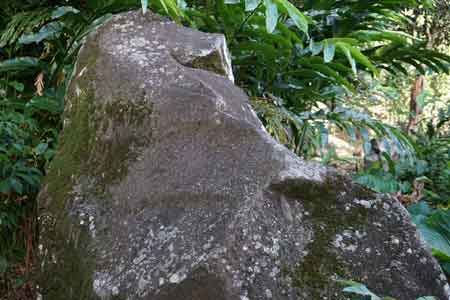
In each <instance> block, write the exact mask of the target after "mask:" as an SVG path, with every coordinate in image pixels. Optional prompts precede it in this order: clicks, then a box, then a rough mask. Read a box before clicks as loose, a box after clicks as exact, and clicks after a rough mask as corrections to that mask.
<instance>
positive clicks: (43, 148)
mask: <svg viewBox="0 0 450 300" xmlns="http://www.w3.org/2000/svg"><path fill="white" fill-rule="evenodd" d="M47 149H48V144H47V143H40V144H39V145H37V146H36V148H34V152H35V153H36V155H41V154H42V153H44V152H45V151H46V150H47Z"/></svg>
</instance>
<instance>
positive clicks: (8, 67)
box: [0, 57, 41, 73]
mask: <svg viewBox="0 0 450 300" xmlns="http://www.w3.org/2000/svg"><path fill="white" fill-rule="evenodd" d="M39 67H41V61H40V60H39V59H37V58H35V57H17V58H13V59H8V60H4V61H2V62H0V73H2V72H11V71H24V70H27V69H36V68H39Z"/></svg>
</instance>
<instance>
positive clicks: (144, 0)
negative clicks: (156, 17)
mask: <svg viewBox="0 0 450 300" xmlns="http://www.w3.org/2000/svg"><path fill="white" fill-rule="evenodd" d="M141 5H142V13H143V14H144V15H145V14H146V13H147V8H148V0H141Z"/></svg>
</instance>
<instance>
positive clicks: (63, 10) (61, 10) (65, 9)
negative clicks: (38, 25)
mask: <svg viewBox="0 0 450 300" xmlns="http://www.w3.org/2000/svg"><path fill="white" fill-rule="evenodd" d="M79 12H80V11H79V10H78V9H76V8H73V7H72V6H61V7H58V8H56V9H55V10H54V11H53V12H52V19H53V20H54V19H58V18H61V17H62V16H65V15H66V14H68V13H72V14H78V13H79Z"/></svg>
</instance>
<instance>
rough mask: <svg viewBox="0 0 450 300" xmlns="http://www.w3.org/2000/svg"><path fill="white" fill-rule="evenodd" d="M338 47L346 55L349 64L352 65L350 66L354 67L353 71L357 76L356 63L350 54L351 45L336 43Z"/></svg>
mask: <svg viewBox="0 0 450 300" xmlns="http://www.w3.org/2000/svg"><path fill="white" fill-rule="evenodd" d="M336 46H337V47H338V48H339V49H340V50H341V51H342V52H343V53H344V54H345V56H346V57H347V59H348V62H349V63H350V66H351V67H352V71H353V74H354V75H356V74H357V70H356V62H355V60H354V59H353V57H352V54H351V52H350V48H349V47H350V45H347V44H346V43H343V42H338V43H336Z"/></svg>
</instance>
